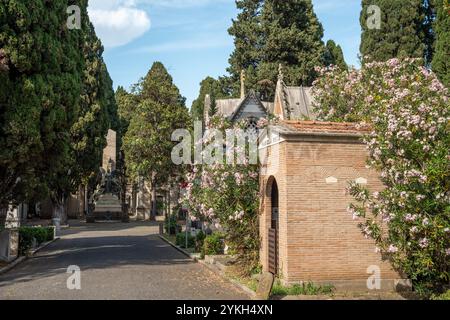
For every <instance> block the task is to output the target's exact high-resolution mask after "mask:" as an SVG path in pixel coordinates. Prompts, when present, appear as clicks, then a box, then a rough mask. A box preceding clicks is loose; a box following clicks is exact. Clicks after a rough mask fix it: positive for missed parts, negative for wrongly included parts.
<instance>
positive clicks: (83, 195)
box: [78, 185, 86, 219]
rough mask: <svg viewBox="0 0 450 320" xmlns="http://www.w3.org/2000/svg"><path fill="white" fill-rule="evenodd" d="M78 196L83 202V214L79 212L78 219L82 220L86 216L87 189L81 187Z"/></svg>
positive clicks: (81, 208)
mask: <svg viewBox="0 0 450 320" xmlns="http://www.w3.org/2000/svg"><path fill="white" fill-rule="evenodd" d="M78 195H79V199H80V201H81V205H80V211H81V212H79V216H78V218H80V219H82V218H83V216H84V215H85V214H86V187H85V186H83V185H80V187H79V188H78Z"/></svg>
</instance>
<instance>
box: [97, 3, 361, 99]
mask: <svg viewBox="0 0 450 320" xmlns="http://www.w3.org/2000/svg"><path fill="white" fill-rule="evenodd" d="M89 3H90V7H89V14H90V17H91V20H92V21H93V23H94V25H95V28H96V31H97V34H98V35H99V37H100V38H101V39H102V41H103V43H104V45H105V53H104V57H105V60H106V63H107V65H108V69H109V72H110V74H111V77H112V78H113V81H114V86H115V87H117V86H119V85H121V86H124V87H125V88H126V89H128V88H129V87H130V86H131V85H132V84H134V83H136V82H137V81H138V79H139V78H140V77H142V76H145V74H146V73H147V71H148V70H149V68H150V67H151V65H152V64H153V62H154V61H161V62H163V63H164V65H165V66H166V67H167V68H168V70H169V72H170V73H171V75H172V76H173V78H174V82H175V84H176V85H177V86H178V87H179V88H180V90H181V94H182V95H183V96H185V97H186V98H187V105H188V107H190V106H191V103H192V101H193V100H194V99H195V98H196V97H197V96H198V91H199V83H200V81H201V80H202V79H204V78H205V77H207V76H213V77H217V76H220V75H223V74H225V72H226V71H225V70H226V68H227V66H228V58H229V56H230V54H231V52H232V51H233V39H232V38H231V37H230V36H229V35H228V33H227V29H228V28H229V27H230V26H231V19H233V18H235V17H236V15H237V10H236V8H235V3H234V0H90V1H89ZM313 3H314V7H315V12H316V14H317V15H318V17H319V19H320V21H321V22H322V24H323V26H324V29H325V36H324V41H326V40H328V39H334V40H335V41H336V42H337V43H339V44H340V45H341V46H342V48H343V50H344V55H345V58H346V60H347V63H349V64H353V65H358V59H357V55H358V52H359V43H360V26H359V14H360V8H361V0H313Z"/></svg>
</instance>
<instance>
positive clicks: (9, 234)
mask: <svg viewBox="0 0 450 320" xmlns="http://www.w3.org/2000/svg"><path fill="white" fill-rule="evenodd" d="M19 227H20V214H19V210H18V208H17V207H15V206H12V205H10V206H9V207H8V210H7V214H6V221H5V230H3V231H1V232H0V260H2V261H6V262H11V261H13V260H15V259H16V258H17V257H18V255H19V230H18V229H19Z"/></svg>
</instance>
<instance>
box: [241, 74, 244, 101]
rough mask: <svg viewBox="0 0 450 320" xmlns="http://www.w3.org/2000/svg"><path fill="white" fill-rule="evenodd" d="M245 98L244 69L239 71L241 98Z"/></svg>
mask: <svg viewBox="0 0 450 320" xmlns="http://www.w3.org/2000/svg"><path fill="white" fill-rule="evenodd" d="M244 98H245V70H242V71H241V99H244Z"/></svg>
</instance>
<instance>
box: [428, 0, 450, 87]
mask: <svg viewBox="0 0 450 320" xmlns="http://www.w3.org/2000/svg"><path fill="white" fill-rule="evenodd" d="M436 12H437V15H436V21H435V24H434V31H435V34H436V43H435V52H434V58H433V64H432V68H433V71H434V72H435V73H436V74H437V76H438V77H439V79H440V80H441V81H442V83H443V84H444V85H446V86H447V87H450V3H449V1H448V0H436Z"/></svg>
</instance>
